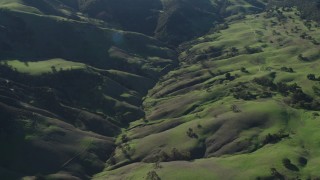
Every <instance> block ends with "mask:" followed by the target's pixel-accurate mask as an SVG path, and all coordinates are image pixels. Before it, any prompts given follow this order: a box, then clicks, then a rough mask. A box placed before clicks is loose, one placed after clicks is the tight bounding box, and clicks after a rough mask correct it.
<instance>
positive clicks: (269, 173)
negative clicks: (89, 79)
mask: <svg viewBox="0 0 320 180" xmlns="http://www.w3.org/2000/svg"><path fill="white" fill-rule="evenodd" d="M296 14H297V13H296V10H294V9H293V10H292V9H290V10H287V11H270V12H268V13H261V14H257V15H248V16H246V17H245V18H244V19H241V20H231V21H230V22H229V23H228V27H226V28H224V29H221V30H220V31H219V32H216V33H209V34H207V35H205V36H203V37H200V38H198V39H195V40H194V41H193V42H188V43H186V44H183V45H182V46H181V49H182V53H181V54H180V64H181V67H180V68H178V69H176V70H174V71H171V72H170V73H168V74H167V75H166V76H164V77H163V78H162V79H161V80H160V82H159V83H158V84H157V85H156V86H155V87H154V88H153V89H152V90H150V91H149V94H148V96H147V98H146V99H145V101H144V108H145V111H146V118H145V119H142V120H140V121H137V122H133V123H132V125H131V128H129V129H127V130H126V131H124V132H123V134H125V135H122V136H120V137H126V138H125V141H124V139H123V138H119V140H118V148H117V150H116V151H115V155H114V157H113V159H112V162H111V161H110V160H109V161H108V162H107V165H108V166H107V168H106V169H105V171H104V172H102V173H100V174H97V175H96V176H95V178H96V179H105V178H110V179H119V178H120V179H121V178H123V179H143V178H146V179H148V178H150V177H151V176H152V177H160V178H161V179H179V178H181V177H183V179H199V178H200V179H256V178H260V179H273V178H278V179H281V178H286V179H287V178H289V179H290V178H296V177H299V178H302V179H308V178H317V177H319V176H320V174H319V171H318V170H316V168H315V167H318V166H319V165H320V161H318V160H317V159H318V158H317V157H318V155H319V152H320V151H319V150H318V149H319V145H318V143H317V142H318V141H317V137H319V135H318V133H317V132H316V131H313V130H312V129H317V128H318V127H319V125H320V122H319V116H318V113H317V111H318V110H319V109H318V105H316V106H314V107H310V108H306V106H304V105H302V104H301V103H300V105H297V104H295V103H294V102H293V101H292V97H293V95H290V94H289V95H284V94H282V93H281V92H279V91H278V90H275V89H273V88H270V87H268V86H263V85H261V84H258V83H257V79H259V78H261V77H266V78H267V79H268V78H270V79H271V80H272V82H273V83H274V84H277V83H285V84H289V85H290V84H291V85H292V84H295V83H296V85H297V86H299V87H301V88H299V89H301V90H302V92H304V93H306V94H307V95H308V96H310V97H312V99H313V103H316V101H318V100H319V96H318V93H317V91H316V90H315V89H317V88H315V87H318V86H319V82H318V81H317V80H309V79H308V78H307V75H308V74H315V75H316V77H318V76H319V74H318V71H317V68H316V67H318V66H319V59H320V58H319V56H318V54H319V45H318V43H316V42H318V41H320V36H319V33H318V32H319V28H318V27H317V25H316V24H315V23H314V22H309V21H308V22H307V21H305V20H302V19H300V17H299V16H297V15H296ZM306 34H307V35H306ZM306 36H307V38H306ZM301 44H303V46H301ZM300 54H302V56H303V57H306V58H305V59H304V60H303V59H301V58H299V55H300ZM284 67H286V68H292V71H287V70H286V68H284ZM227 73H230V74H229V76H227V75H226V74H227ZM239 86H241V87H243V88H239ZM233 89H234V90H233ZM278 89H279V87H278ZM239 92H241V93H239ZM242 93H244V96H242V95H243V94H242ZM269 93H270V94H269ZM239 94H242V95H240V98H239V97H238V95H239ZM263 94H268V95H267V96H264V95H263ZM247 95H248V96H247ZM290 98H291V99H290ZM310 127H312V128H310ZM271 136H272V137H276V136H277V137H279V139H277V140H276V141H269V140H270V137H271ZM128 147H129V148H128ZM173 149H176V150H177V151H178V152H179V153H180V155H178V156H177V153H176V154H175V155H176V156H175V155H174V153H173ZM179 153H178V154H179ZM199 154H200V157H199ZM167 156H170V158H171V159H170V158H167ZM175 158H176V159H175ZM172 159H173V160H172ZM288 160H289V161H288ZM130 162H131V163H130ZM128 163H129V165H126V164H128ZM119 167H120V168H119ZM119 174H121V175H120V176H119ZM151 174H153V175H151ZM155 174H156V175H155Z"/></svg>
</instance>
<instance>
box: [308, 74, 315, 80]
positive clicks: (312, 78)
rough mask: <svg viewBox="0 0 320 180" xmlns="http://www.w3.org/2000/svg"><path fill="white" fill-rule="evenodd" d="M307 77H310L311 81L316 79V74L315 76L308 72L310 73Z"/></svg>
mask: <svg viewBox="0 0 320 180" xmlns="http://www.w3.org/2000/svg"><path fill="white" fill-rule="evenodd" d="M307 78H308V79H309V80H311V81H314V80H316V76H315V75H314V74H308V75H307Z"/></svg>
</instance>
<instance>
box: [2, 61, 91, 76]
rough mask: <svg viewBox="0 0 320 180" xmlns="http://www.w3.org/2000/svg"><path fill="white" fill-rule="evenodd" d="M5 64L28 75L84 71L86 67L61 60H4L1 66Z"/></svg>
mask: <svg viewBox="0 0 320 180" xmlns="http://www.w3.org/2000/svg"><path fill="white" fill-rule="evenodd" d="M5 63H6V64H7V65H8V66H10V67H12V68H13V69H16V70H17V71H18V72H20V73H26V74H30V75H41V74H44V73H54V72H53V71H63V70H73V69H74V70H75V69H84V68H85V67H86V65H85V64H82V63H76V62H71V61H66V60H63V59H50V60H44V61H37V62H27V61H24V62H23V61H19V60H9V61H6V60H5V61H3V62H2V64H5Z"/></svg>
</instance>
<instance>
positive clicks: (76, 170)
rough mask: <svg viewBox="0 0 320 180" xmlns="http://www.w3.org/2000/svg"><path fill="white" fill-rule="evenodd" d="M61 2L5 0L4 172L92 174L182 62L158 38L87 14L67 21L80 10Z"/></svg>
mask: <svg viewBox="0 0 320 180" xmlns="http://www.w3.org/2000/svg"><path fill="white" fill-rule="evenodd" d="M35 3H36V4H35ZM45 5H47V6H49V5H50V7H51V8H54V9H50V10H49V9H48V8H49V7H47V6H45ZM54 5H55V6H54ZM60 6H61V4H60V2H58V1H50V2H49V1H28V4H27V3H26V2H23V1H0V7H1V10H0V14H1V15H0V52H1V53H0V58H1V61H0V66H1V71H0V77H1V86H0V87H1V88H0V104H1V106H0V109H1V114H0V117H1V118H0V120H1V121H0V122H1V133H0V134H1V135H0V136H1V142H3V143H4V144H6V147H5V148H2V149H1V152H0V154H1V157H0V159H1V160H0V166H1V168H0V174H1V176H0V177H1V178H5V179H17V178H21V177H24V176H35V175H36V176H37V177H38V178H42V176H44V175H46V176H48V175H50V174H51V175H50V177H51V176H52V177H53V178H63V179H64V178H67V179H68V178H71V179H72V178H73V179H77V178H80V179H89V178H90V176H92V175H93V174H95V173H97V172H99V171H101V170H102V169H103V168H104V162H105V161H106V159H107V158H108V157H109V156H110V154H111V153H112V152H113V150H114V148H115V144H114V141H115V139H114V137H115V136H116V135H118V134H119V133H120V128H121V127H125V126H126V125H127V124H128V122H130V121H133V120H136V119H137V118H141V117H143V116H144V112H143V110H142V109H141V108H140V106H141V104H142V97H143V96H144V95H145V94H146V93H147V91H148V89H150V88H151V87H152V86H153V85H154V84H155V82H156V81H157V79H158V77H159V76H160V75H162V74H164V73H166V72H167V71H168V70H170V69H171V68H173V67H174V66H175V64H176V53H175V51H174V50H171V49H170V48H168V47H167V46H166V45H165V44H163V43H161V42H159V41H157V40H156V39H154V38H152V37H148V36H146V35H143V34H140V33H134V32H127V31H122V30H115V29H110V28H107V26H106V25H105V23H104V22H102V21H99V20H92V19H90V18H85V17H82V15H81V14H80V16H79V17H78V18H74V17H72V19H70V17H69V11H70V13H75V12H77V11H75V10H74V9H71V8H68V7H66V9H67V10H68V12H67V13H66V14H63V13H65V12H66V11H65V10H64V8H57V7H60ZM57 10H59V12H58V11H57ZM60 11H61V12H63V13H61V12H60ZM53 147H54V148H53Z"/></svg>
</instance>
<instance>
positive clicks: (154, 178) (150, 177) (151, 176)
mask: <svg viewBox="0 0 320 180" xmlns="http://www.w3.org/2000/svg"><path fill="white" fill-rule="evenodd" d="M146 180H161V178H160V177H159V175H158V174H157V172H156V171H150V172H148V174H147V178H146Z"/></svg>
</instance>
